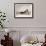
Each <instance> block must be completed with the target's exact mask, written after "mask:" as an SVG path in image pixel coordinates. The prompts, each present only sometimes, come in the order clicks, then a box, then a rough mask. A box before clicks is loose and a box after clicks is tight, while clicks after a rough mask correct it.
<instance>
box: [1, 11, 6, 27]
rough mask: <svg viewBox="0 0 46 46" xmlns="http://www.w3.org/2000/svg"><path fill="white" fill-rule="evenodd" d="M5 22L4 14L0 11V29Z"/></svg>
mask: <svg viewBox="0 0 46 46" xmlns="http://www.w3.org/2000/svg"><path fill="white" fill-rule="evenodd" d="M5 20H6V15H5V13H4V12H2V11H0V27H2V28H3V23H4V21H5Z"/></svg>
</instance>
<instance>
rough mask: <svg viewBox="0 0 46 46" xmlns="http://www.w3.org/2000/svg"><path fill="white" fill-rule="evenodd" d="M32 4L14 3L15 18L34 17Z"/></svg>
mask: <svg viewBox="0 0 46 46" xmlns="http://www.w3.org/2000/svg"><path fill="white" fill-rule="evenodd" d="M32 12H33V4H32V3H14V17H15V18H16V17H26V18H27V17H31V18H32V17H33V13H32Z"/></svg>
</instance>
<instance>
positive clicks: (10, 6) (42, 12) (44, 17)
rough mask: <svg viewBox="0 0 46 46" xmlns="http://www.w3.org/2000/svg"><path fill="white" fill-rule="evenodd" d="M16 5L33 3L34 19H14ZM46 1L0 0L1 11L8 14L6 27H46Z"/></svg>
mask: <svg viewBox="0 0 46 46" xmlns="http://www.w3.org/2000/svg"><path fill="white" fill-rule="evenodd" d="M14 2H15V3H33V16H34V18H14ZM45 4H46V0H0V9H1V10H3V11H5V12H6V15H7V18H8V20H9V23H8V22H7V24H6V25H5V26H6V27H46V5H45Z"/></svg>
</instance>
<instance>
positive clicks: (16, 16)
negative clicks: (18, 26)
mask: <svg viewBox="0 0 46 46" xmlns="http://www.w3.org/2000/svg"><path fill="white" fill-rule="evenodd" d="M16 5H18V7H17V8H19V5H20V6H21V5H31V10H32V11H31V13H32V16H29V17H27V16H26V17H23V16H22V17H21V16H18V17H17V16H16V14H15V13H16ZM28 8H29V7H28ZM20 9H21V8H20ZM21 15H22V14H21ZM14 18H33V3H14Z"/></svg>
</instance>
